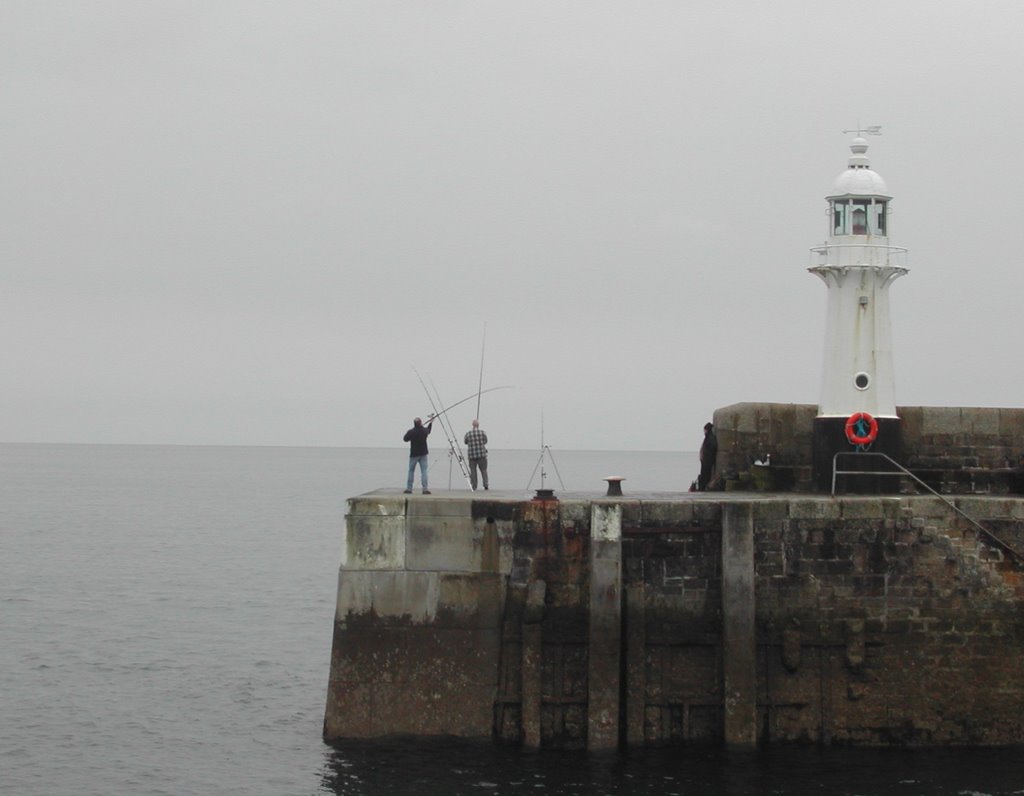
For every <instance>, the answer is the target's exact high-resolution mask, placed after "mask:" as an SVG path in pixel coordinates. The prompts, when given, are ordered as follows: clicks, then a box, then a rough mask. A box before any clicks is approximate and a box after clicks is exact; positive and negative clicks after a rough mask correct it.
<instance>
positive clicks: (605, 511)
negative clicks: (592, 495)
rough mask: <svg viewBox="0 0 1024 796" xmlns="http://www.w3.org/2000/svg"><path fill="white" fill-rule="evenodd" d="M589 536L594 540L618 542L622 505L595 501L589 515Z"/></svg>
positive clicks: (620, 531)
mask: <svg viewBox="0 0 1024 796" xmlns="http://www.w3.org/2000/svg"><path fill="white" fill-rule="evenodd" d="M590 538H591V539H593V540H594V541H595V542H602V541H607V542H618V540H619V539H621V538H622V507H621V506H619V505H616V504H602V503H596V502H595V503H594V506H593V510H592V512H591V516H590Z"/></svg>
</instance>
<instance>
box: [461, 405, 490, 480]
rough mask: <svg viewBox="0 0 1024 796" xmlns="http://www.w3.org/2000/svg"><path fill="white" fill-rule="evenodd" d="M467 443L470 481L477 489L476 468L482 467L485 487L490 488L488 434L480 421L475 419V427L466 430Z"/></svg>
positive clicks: (465, 441)
mask: <svg viewBox="0 0 1024 796" xmlns="http://www.w3.org/2000/svg"><path fill="white" fill-rule="evenodd" d="M462 441H463V442H464V443H465V444H466V456H467V458H468V459H469V482H470V484H471V485H472V486H473V491H474V492H475V491H476V468H477V467H479V468H480V475H481V476H483V481H484V489H488V488H489V486H488V483H487V434H486V433H485V432H484V430H483V429H482V428H480V421H479V420H474V421H473V428H471V429H470V430H469V431H467V432H466V436H465V437H464V438H463V440H462Z"/></svg>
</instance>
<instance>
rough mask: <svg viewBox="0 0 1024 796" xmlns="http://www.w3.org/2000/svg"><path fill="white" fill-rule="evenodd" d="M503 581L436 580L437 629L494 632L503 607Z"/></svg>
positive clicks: (474, 577) (481, 577)
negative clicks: (476, 629) (485, 629)
mask: <svg viewBox="0 0 1024 796" xmlns="http://www.w3.org/2000/svg"><path fill="white" fill-rule="evenodd" d="M505 584H506V578H505V577H504V576H502V575H498V574H445V573H442V574H440V575H439V576H438V602H437V618H436V620H435V624H436V625H437V626H438V627H453V628H472V627H476V628H497V627H500V625H501V621H502V613H503V611H504V606H505Z"/></svg>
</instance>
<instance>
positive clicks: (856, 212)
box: [850, 199, 870, 235]
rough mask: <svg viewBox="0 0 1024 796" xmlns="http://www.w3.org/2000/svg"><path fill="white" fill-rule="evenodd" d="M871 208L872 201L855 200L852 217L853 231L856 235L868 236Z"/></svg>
mask: <svg viewBox="0 0 1024 796" xmlns="http://www.w3.org/2000/svg"><path fill="white" fill-rule="evenodd" d="M869 206H870V200H868V199H854V200H853V212H852V213H851V214H850V216H851V221H852V225H851V231H852V233H853V234H854V235H867V234H868V208H869Z"/></svg>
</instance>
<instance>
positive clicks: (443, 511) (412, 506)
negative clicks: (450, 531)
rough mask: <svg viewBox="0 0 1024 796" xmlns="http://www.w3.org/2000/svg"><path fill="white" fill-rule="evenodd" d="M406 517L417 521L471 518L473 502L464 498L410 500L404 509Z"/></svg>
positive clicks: (435, 497) (434, 497)
mask: <svg viewBox="0 0 1024 796" xmlns="http://www.w3.org/2000/svg"><path fill="white" fill-rule="evenodd" d="M406 513H407V514H408V516H409V517H410V518H411V517H416V518H418V519H433V518H435V517H465V518H467V519H468V518H471V517H472V516H473V502H472V501H471V500H466V499H465V498H443V497H437V496H433V497H431V498H430V499H429V500H426V499H424V500H410V501H408V508H407V509H406Z"/></svg>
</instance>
